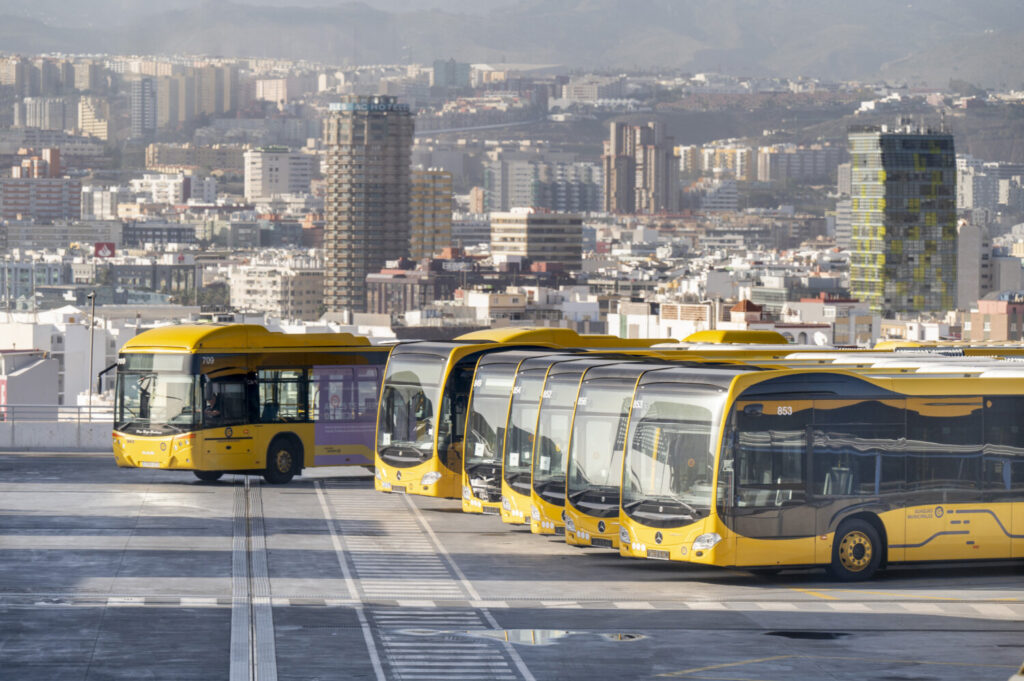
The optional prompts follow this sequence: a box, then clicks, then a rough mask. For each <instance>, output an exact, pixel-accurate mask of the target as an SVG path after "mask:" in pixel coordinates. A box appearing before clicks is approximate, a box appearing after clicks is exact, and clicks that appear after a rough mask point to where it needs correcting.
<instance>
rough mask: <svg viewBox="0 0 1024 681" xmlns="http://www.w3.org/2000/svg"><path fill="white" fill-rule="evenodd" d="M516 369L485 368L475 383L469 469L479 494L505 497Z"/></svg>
mask: <svg viewBox="0 0 1024 681" xmlns="http://www.w3.org/2000/svg"><path fill="white" fill-rule="evenodd" d="M516 366H517V365H516V364H513V363H509V364H492V365H489V366H484V367H481V368H480V369H478V370H477V372H476V379H475V380H474V381H473V402H472V404H470V406H469V419H468V421H467V429H466V455H465V458H466V463H465V467H466V473H467V474H468V475H469V481H470V486H471V487H473V490H474V492H477V493H480V492H481V491H483V492H485V493H486V492H488V491H490V492H496V493H497V495H498V496H499V497H500V495H501V484H500V483H501V479H500V475H499V474H500V467H501V445H502V443H503V442H504V441H505V422H506V419H507V418H508V403H509V399H510V398H511V395H512V383H513V380H514V377H515V372H516ZM478 488H482V489H478ZM486 496H488V497H489V496H490V494H487V495H486ZM488 500H490V499H489V498H488Z"/></svg>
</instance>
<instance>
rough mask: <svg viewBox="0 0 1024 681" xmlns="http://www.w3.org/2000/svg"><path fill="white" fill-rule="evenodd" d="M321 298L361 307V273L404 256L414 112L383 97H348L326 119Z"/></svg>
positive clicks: (335, 305) (339, 306) (336, 307)
mask: <svg viewBox="0 0 1024 681" xmlns="http://www.w3.org/2000/svg"><path fill="white" fill-rule="evenodd" d="M323 140H324V145H325V146H326V148H327V191H326V197H325V202H324V204H325V213H326V215H325V217H326V225H325V228H324V255H325V260H326V276H325V282H324V288H325V290H324V303H325V305H326V306H327V311H328V312H342V311H352V312H361V311H363V310H365V309H366V275H367V274H368V273H370V272H377V271H379V270H380V269H381V267H383V266H384V262H385V261H386V260H393V259H397V258H400V257H403V256H406V255H408V251H409V197H410V185H411V177H410V162H411V159H412V141H413V116H412V113H411V112H410V111H409V106H408V105H407V104H400V103H399V102H398V101H397V99H396V98H394V97H388V96H384V95H377V96H369V97H367V96H355V95H353V96H348V97H346V98H345V99H344V100H343V101H341V102H339V103H336V104H332V105H331V111H330V115H329V116H328V117H327V118H326V119H325V120H324V138H323Z"/></svg>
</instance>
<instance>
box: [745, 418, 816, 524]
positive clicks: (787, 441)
mask: <svg viewBox="0 0 1024 681" xmlns="http://www.w3.org/2000/svg"><path fill="white" fill-rule="evenodd" d="M737 406H738V411H737V413H736V421H735V422H736V431H737V432H736V453H735V456H736V463H735V466H736V470H737V495H736V505H737V506H740V507H744V506H747V507H766V506H784V505H788V504H794V503H802V502H803V501H804V500H805V498H806V483H805V481H804V465H805V460H806V450H807V427H808V426H809V425H810V423H811V414H812V410H811V408H810V406H811V403H810V402H808V401H799V400H790V401H785V402H771V401H766V402H758V403H739V404H738V405H737Z"/></svg>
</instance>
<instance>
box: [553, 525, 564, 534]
mask: <svg viewBox="0 0 1024 681" xmlns="http://www.w3.org/2000/svg"><path fill="white" fill-rule="evenodd" d="M555 534H556V535H557V536H562V535H564V534H565V528H564V527H556V528H555Z"/></svg>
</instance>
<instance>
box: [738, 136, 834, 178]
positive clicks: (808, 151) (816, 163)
mask: <svg viewBox="0 0 1024 681" xmlns="http://www.w3.org/2000/svg"><path fill="white" fill-rule="evenodd" d="M843 160H844V156H843V150H842V148H841V147H838V146H832V145H831V144H812V145H810V146H797V145H795V144H775V145H772V146H770V147H759V148H758V150H757V181H758V182H787V181H793V182H811V181H816V182H822V181H826V180H828V179H830V178H832V177H835V176H836V168H837V167H838V166H839V163H840V162H842V161H843Z"/></svg>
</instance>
